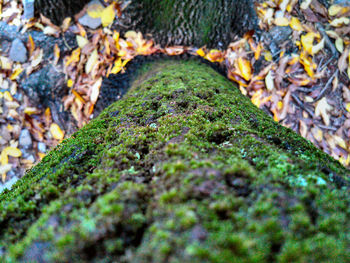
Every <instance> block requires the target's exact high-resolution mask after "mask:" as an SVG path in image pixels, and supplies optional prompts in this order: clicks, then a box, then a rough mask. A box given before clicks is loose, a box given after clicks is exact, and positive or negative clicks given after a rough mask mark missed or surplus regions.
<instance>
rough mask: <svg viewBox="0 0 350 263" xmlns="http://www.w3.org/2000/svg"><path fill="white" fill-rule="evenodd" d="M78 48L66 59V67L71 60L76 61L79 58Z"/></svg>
mask: <svg viewBox="0 0 350 263" xmlns="http://www.w3.org/2000/svg"><path fill="white" fill-rule="evenodd" d="M80 50H81V49H80V48H77V49H75V50H73V52H72V55H71V56H70V57H69V58H68V59H67V61H66V67H68V66H69V64H71V63H72V62H78V61H79V60H80Z"/></svg>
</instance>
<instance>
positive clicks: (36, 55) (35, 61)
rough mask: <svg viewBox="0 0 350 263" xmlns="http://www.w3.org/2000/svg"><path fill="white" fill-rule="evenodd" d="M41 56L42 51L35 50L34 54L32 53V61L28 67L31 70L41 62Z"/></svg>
mask: <svg viewBox="0 0 350 263" xmlns="http://www.w3.org/2000/svg"><path fill="white" fill-rule="evenodd" d="M43 55H44V51H43V50H42V49H37V50H36V52H34V54H33V59H32V61H31V63H30V65H31V66H32V67H33V68H35V67H36V66H38V65H39V64H40V63H41V62H42V60H43Z"/></svg>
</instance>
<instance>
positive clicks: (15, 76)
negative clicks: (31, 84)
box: [10, 68, 23, 80]
mask: <svg viewBox="0 0 350 263" xmlns="http://www.w3.org/2000/svg"><path fill="white" fill-rule="evenodd" d="M22 72H23V68H17V69H16V70H15V71H14V72H13V73H12V75H11V76H10V80H15V79H16V78H17V77H18V76H19V75H20V74H21V73H22Z"/></svg>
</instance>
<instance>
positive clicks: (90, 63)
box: [85, 49, 98, 74]
mask: <svg viewBox="0 0 350 263" xmlns="http://www.w3.org/2000/svg"><path fill="white" fill-rule="evenodd" d="M97 59H98V53H97V49H94V51H92V53H91V55H90V57H89V59H88V61H87V62H86V65H85V72H86V74H89V73H90V72H91V70H92V68H93V67H94V66H95V65H96V62H97Z"/></svg>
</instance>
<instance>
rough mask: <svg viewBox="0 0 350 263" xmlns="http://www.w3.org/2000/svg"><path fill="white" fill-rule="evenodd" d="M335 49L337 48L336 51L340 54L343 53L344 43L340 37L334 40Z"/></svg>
mask: <svg viewBox="0 0 350 263" xmlns="http://www.w3.org/2000/svg"><path fill="white" fill-rule="evenodd" d="M335 47H336V48H337V50H338V51H339V52H340V53H343V51H344V42H343V39H341V38H340V37H338V38H337V39H336V40H335Z"/></svg>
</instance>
